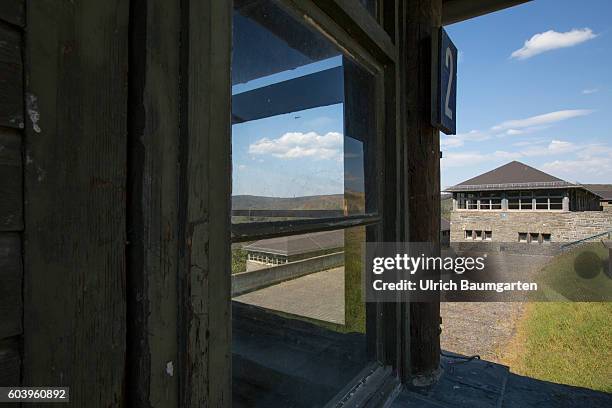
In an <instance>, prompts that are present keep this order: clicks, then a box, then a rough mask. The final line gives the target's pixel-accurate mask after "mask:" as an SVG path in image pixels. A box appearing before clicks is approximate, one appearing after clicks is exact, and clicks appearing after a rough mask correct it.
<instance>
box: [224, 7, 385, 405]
mask: <svg viewBox="0 0 612 408" xmlns="http://www.w3.org/2000/svg"><path fill="white" fill-rule="evenodd" d="M287 3H288V2H287ZM364 3H365V5H366V6H368V7H369V8H371V7H370V6H372V5H374V4H375V3H376V2H374V1H371V0H370V1H365V2H364ZM233 4H234V17H233V25H234V36H233V58H232V167H233V174H232V241H233V247H232V295H233V296H232V320H233V330H232V337H233V338H232V354H233V355H232V360H233V369H232V371H233V383H234V387H233V401H234V403H235V404H236V405H238V406H303V405H304V395H307V396H308V404H307V405H312V406H325V405H326V404H327V403H329V402H330V400H331V399H332V398H334V397H335V396H336V395H337V394H338V393H339V392H340V391H341V390H343V389H344V388H345V387H346V386H347V385H348V384H350V383H352V382H354V381H355V379H356V378H358V376H359V374H360V373H361V372H362V370H363V369H364V367H366V365H368V364H370V363H371V362H373V361H374V360H375V359H376V354H375V352H376V350H377V348H376V347H377V345H378V343H377V341H378V338H377V337H376V336H377V333H376V330H366V326H367V327H368V329H369V328H370V327H372V326H371V325H370V324H369V323H370V322H372V321H376V318H377V317H376V316H378V315H377V314H376V307H377V305H376V304H374V303H368V304H366V303H365V302H363V300H362V293H361V281H362V279H361V274H362V265H361V260H362V252H361V251H362V247H363V243H364V242H368V241H380V240H381V217H380V214H379V210H380V208H381V205H382V197H381V195H380V191H379V189H378V186H379V185H381V180H382V179H383V177H384V175H383V174H382V172H381V167H382V166H381V160H382V151H383V149H382V145H381V140H382V131H383V130H382V129H383V127H382V123H384V121H383V118H381V117H379V116H380V115H382V113H383V112H384V109H383V107H380V106H377V104H376V101H380V99H381V98H380V96H381V94H382V87H381V86H382V85H383V82H384V81H383V76H382V75H383V74H381V73H382V72H383V68H382V67H381V66H378V65H377V63H376V62H375V60H374V58H373V57H371V56H369V55H368V56H365V55H361V54H362V53H364V52H365V51H363V48H362V47H358V46H356V45H354V44H351V43H342V48H340V47H338V46H337V45H336V42H335V41H332V40H331V39H330V37H331V34H330V33H322V32H321V30H323V28H320V25H316V27H315V24H311V22H310V21H311V20H307V19H306V18H304V13H303V12H298V11H297V10H293V9H291V8H290V7H289V6H288V5H287V4H286V2H277V1H272V0H261V1H256V2H252V1H246V0H236V1H234V2H233ZM372 7H373V6H372ZM330 24H331V23H330ZM321 27H322V26H321ZM347 41H348V40H347ZM341 49H342V50H344V49H346V50H348V51H349V52H347V53H344V52H343V51H341ZM330 225H333V226H334V230H333V231H329V228H330ZM281 268H282V273H279V271H280V270H281ZM268 271H270V273H268ZM252 273H256V275H249V274H252ZM292 274H298V275H299V276H293V275H292ZM253 276H257V279H252V277H253ZM279 276H280V277H282V279H281V278H279ZM285 278H287V279H285ZM313 294H316V296H315V297H313V296H312V295H313ZM366 320H367V321H368V325H366ZM280 331H282V333H283V335H282V336H279V335H278V333H279V332H280ZM279 379H281V380H282V381H279ZM322 379H324V380H322Z"/></svg>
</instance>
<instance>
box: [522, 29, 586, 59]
mask: <svg viewBox="0 0 612 408" xmlns="http://www.w3.org/2000/svg"><path fill="white" fill-rule="evenodd" d="M595 37H597V35H596V34H594V33H593V31H592V30H591V29H590V28H582V29H576V28H574V29H573V30H571V31H567V32H564V33H559V32H557V31H554V30H548V31H545V32H543V33H539V34H535V35H534V36H533V37H531V38H530V39H529V40H527V41H525V44H524V45H523V47H522V48H520V49H518V50H516V51H514V52H513V53H512V55H511V58H517V59H520V60H523V59H527V58H531V57H533V56H535V55H538V54H541V53H543V52H546V51H551V50H556V49H559V48H567V47H573V46H575V45H578V44H580V43H583V42H585V41H588V40H592V39H593V38H595Z"/></svg>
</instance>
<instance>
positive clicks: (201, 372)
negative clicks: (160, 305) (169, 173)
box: [179, 0, 232, 408]
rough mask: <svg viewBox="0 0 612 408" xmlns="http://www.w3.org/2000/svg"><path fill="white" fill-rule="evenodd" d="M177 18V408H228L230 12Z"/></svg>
mask: <svg viewBox="0 0 612 408" xmlns="http://www.w3.org/2000/svg"><path fill="white" fill-rule="evenodd" d="M183 11H184V13H185V14H183V16H184V18H185V21H184V24H185V25H184V31H183V36H182V40H181V43H182V44H184V45H185V47H184V49H183V52H184V53H183V56H182V75H181V76H182V78H181V84H182V86H183V87H184V88H183V89H182V92H183V98H184V100H183V103H184V104H186V105H185V107H184V109H181V112H182V114H183V115H184V116H182V117H181V122H182V123H184V125H185V126H183V127H182V133H181V163H182V164H183V166H182V167H181V190H180V206H181V211H182V212H181V217H182V220H183V221H182V222H181V223H180V225H181V234H180V238H181V244H180V246H179V257H180V265H179V278H180V279H181V281H180V285H181V286H180V296H181V300H182V302H183V303H182V307H181V308H180V317H181V327H180V336H181V337H180V338H181V351H180V352H181V356H182V360H181V370H180V374H181V376H182V381H181V403H180V406H181V407H193V408H195V407H201V406H207V407H230V406H231V403H232V402H231V401H232V399H231V397H232V396H231V326H230V317H231V316H230V314H231V307H230V297H231V295H230V293H231V279H230V270H231V264H230V258H231V253H230V213H231V211H230V194H231V129H230V120H231V117H230V111H231V109H230V107H231V76H230V72H231V69H230V64H231V44H232V30H231V27H232V5H231V2H221V1H216V0H205V1H196V0H190V1H189V2H188V7H187V8H185V9H184V10H183Z"/></svg>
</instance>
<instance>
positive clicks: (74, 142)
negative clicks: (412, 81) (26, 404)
mask: <svg viewBox="0 0 612 408" xmlns="http://www.w3.org/2000/svg"><path fill="white" fill-rule="evenodd" d="M128 6H129V2H128V1H127V0H108V1H98V0H83V1H76V2H71V1H57V0H26V11H27V13H26V15H27V24H26V26H27V30H26V45H27V46H26V49H25V60H26V84H27V86H26V95H27V98H26V99H27V101H26V104H27V113H28V114H27V118H26V121H25V122H26V124H25V133H26V137H25V157H26V159H25V162H24V165H25V166H24V167H25V173H24V174H25V177H24V180H25V198H26V199H25V206H24V219H25V239H24V247H23V250H24V345H23V383H24V384H28V385H30V384H31V385H55V386H62V385H63V386H70V398H71V405H72V406H74V407H88V408H95V407H105V408H106V407H117V406H123V398H124V381H125V354H126V268H125V247H126V198H125V196H126V167H127V94H128V92H127V86H128V15H129V14H128ZM35 405H36V404H35ZM41 406H44V404H41Z"/></svg>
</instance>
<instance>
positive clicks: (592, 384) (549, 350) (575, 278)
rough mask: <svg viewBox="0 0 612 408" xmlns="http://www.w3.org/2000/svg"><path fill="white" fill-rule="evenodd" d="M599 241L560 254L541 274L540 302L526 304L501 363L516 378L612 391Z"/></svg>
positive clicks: (607, 285)
mask: <svg viewBox="0 0 612 408" xmlns="http://www.w3.org/2000/svg"><path fill="white" fill-rule="evenodd" d="M607 262H608V249H607V248H605V247H604V246H603V245H602V244H601V243H600V242H594V243H590V244H587V245H583V246H581V247H578V248H576V249H574V250H573V251H571V252H568V253H564V254H561V255H559V256H557V257H555V258H554V259H553V260H552V261H551V262H549V263H548V264H547V265H546V266H545V267H544V268H543V269H542V271H541V274H540V275H539V277H538V283H539V284H540V285H541V284H545V285H546V287H545V288H544V291H545V297H546V298H547V299H549V300H565V301H564V302H534V303H530V304H528V305H527V307H526V309H525V313H524V314H523V316H522V318H521V320H520V321H519V323H518V330H517V335H516V337H515V339H514V341H513V342H512V343H511V344H510V345H509V347H508V350H507V357H506V358H505V359H504V363H506V364H508V365H509V366H510V369H511V370H512V371H513V372H515V373H517V374H520V375H525V376H528V377H532V378H537V379H540V380H546V381H552V382H556V383H561V384H569V385H575V386H580V387H585V388H591V389H594V390H599V391H605V392H612V302H590V303H585V302H570V301H567V299H572V300H576V301H584V300H587V299H589V300H593V299H598V298H601V299H606V298H609V297H610V293H612V279H610V278H609V277H608V276H607V275H606V274H605V270H604V268H607Z"/></svg>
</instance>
